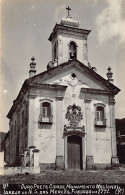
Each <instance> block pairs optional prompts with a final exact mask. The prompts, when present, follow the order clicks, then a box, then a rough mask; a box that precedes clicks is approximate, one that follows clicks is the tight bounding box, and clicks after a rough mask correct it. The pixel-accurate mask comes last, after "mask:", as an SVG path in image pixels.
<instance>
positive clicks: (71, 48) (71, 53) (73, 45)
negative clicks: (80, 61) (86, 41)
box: [69, 41, 77, 60]
mask: <svg viewBox="0 0 125 195" xmlns="http://www.w3.org/2000/svg"><path fill="white" fill-rule="evenodd" d="M69 57H70V59H71V60H73V59H77V46H76V43H75V42H74V41H71V42H70V45H69Z"/></svg>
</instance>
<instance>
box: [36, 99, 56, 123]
mask: <svg viewBox="0 0 125 195" xmlns="http://www.w3.org/2000/svg"><path fill="white" fill-rule="evenodd" d="M52 120H53V117H52V107H51V103H50V102H48V101H43V102H41V103H40V116H39V122H40V123H52Z"/></svg>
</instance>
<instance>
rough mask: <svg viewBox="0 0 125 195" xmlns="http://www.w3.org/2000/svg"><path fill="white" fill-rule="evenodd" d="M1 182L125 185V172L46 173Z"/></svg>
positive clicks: (18, 176) (16, 177)
mask: <svg viewBox="0 0 125 195" xmlns="http://www.w3.org/2000/svg"><path fill="white" fill-rule="evenodd" d="M0 180H1V183H2V184H3V183H9V184H19V183H27V184H32V183H36V184H50V183H52V184H67V183H71V184H91V183H93V184H94V183H103V184H104V183H108V184H115V183H117V184H120V183H123V184H125V170H124V169H122V170H103V171H102V170H100V171H45V172H41V174H39V175H29V174H26V175H15V176H0Z"/></svg>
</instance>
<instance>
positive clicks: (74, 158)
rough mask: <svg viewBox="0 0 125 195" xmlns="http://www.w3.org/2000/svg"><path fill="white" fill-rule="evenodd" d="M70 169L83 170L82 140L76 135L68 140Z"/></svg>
mask: <svg viewBox="0 0 125 195" xmlns="http://www.w3.org/2000/svg"><path fill="white" fill-rule="evenodd" d="M67 142H68V143H67V149H68V152H67V154H68V158H67V159H68V168H69V169H82V138H81V137H79V136H76V135H72V136H69V137H68V138H67Z"/></svg>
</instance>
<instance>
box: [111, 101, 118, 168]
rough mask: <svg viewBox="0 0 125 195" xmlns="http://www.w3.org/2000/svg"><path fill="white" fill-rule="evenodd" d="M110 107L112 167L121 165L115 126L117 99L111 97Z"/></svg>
mask: <svg viewBox="0 0 125 195" xmlns="http://www.w3.org/2000/svg"><path fill="white" fill-rule="evenodd" d="M109 108H110V129H111V151H112V159H111V162H112V168H113V169H114V168H116V167H118V166H119V159H118V156H117V146H116V128H115V101H114V99H113V98H112V99H110V101H109Z"/></svg>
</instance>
